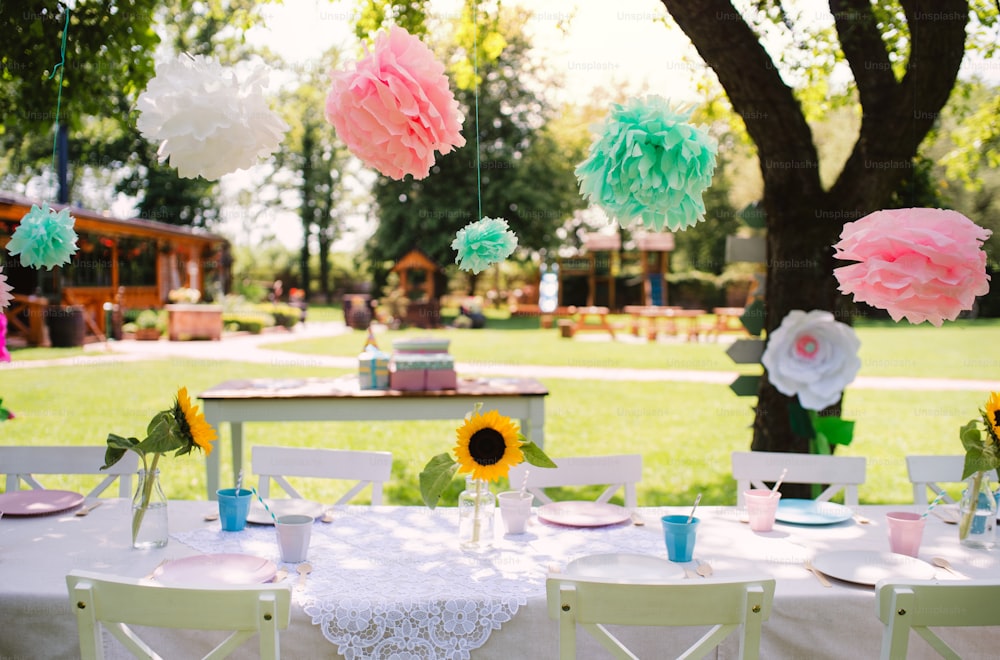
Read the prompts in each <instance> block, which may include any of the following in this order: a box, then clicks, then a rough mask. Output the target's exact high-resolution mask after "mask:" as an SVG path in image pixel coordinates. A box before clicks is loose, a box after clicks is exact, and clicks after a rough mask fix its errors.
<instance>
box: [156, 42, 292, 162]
mask: <svg viewBox="0 0 1000 660" xmlns="http://www.w3.org/2000/svg"><path fill="white" fill-rule="evenodd" d="M248 67H249V71H248V72H247V73H246V74H245V75H243V76H239V75H237V73H236V71H235V70H233V69H230V68H227V67H223V66H222V65H221V64H219V63H218V62H215V61H214V60H210V59H208V58H206V57H204V56H202V55H195V56H191V55H186V54H185V55H181V56H180V57H178V58H177V59H176V60H173V61H169V62H164V63H162V64H160V65H158V66H157V67H156V75H155V76H154V77H153V79H152V80H150V81H149V84H148V85H147V86H146V90H145V91H144V92H143V93H142V94H141V95H140V96H139V101H138V103H137V105H136V107H137V108H138V109H139V112H140V115H139V119H138V121H137V122H136V126H137V127H138V128H139V132H140V133H142V135H143V137H145V138H146V139H147V140H150V141H151V142H159V143H160V147H159V150H158V151H157V153H158V155H159V157H160V161H161V162H162V161H165V160H168V159H169V161H170V165H171V166H172V167H176V168H177V174H178V175H179V176H182V177H184V178H187V179H193V178H195V177H198V176H202V177H204V178H206V179H209V180H215V179H218V178H219V177H220V176H222V175H223V174H228V173H230V172H234V171H236V170H238V169H246V168H248V167H251V166H252V165H254V164H256V163H257V160H258V159H259V158H262V157H267V156H269V155H271V154H272V153H274V151H275V150H277V148H278V145H279V144H280V143H281V139H282V137H283V136H284V134H285V131H287V130H288V124H286V123H285V122H284V121H283V120H282V119H281V117H279V116H278V115H277V113H275V112H274V111H273V110H271V108H270V107H269V106H268V104H267V100H266V99H265V98H264V95H263V89H264V86H265V85H266V84H267V70H266V68H265V67H264V65H263V64H260V63H258V64H253V65H248Z"/></svg>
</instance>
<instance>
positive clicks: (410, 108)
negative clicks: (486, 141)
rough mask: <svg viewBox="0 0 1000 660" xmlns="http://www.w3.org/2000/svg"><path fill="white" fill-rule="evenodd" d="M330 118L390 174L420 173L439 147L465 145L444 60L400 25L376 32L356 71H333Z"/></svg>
mask: <svg viewBox="0 0 1000 660" xmlns="http://www.w3.org/2000/svg"><path fill="white" fill-rule="evenodd" d="M330 78H331V80H332V81H333V85H332V88H331V89H330V93H329V95H328V96H327V99H326V119H327V121H329V122H330V123H331V124H333V126H334V128H335V129H336V130H337V135H338V136H339V137H340V139H341V140H343V141H344V144H346V145H347V148H348V149H350V150H351V153H353V154H354V155H355V156H357V157H358V158H360V159H361V160H362V161H363V162H364V163H365V164H366V165H368V166H369V167H373V168H375V169H376V170H378V171H379V172H381V173H382V174H384V175H385V176H387V177H391V178H393V179H397V180H399V179H402V178H403V177H405V176H406V175H407V174H410V175H412V176H413V177H414V178H415V179H423V178H424V177H426V176H427V175H428V174H429V173H430V169H431V165H433V164H434V158H435V156H434V151H435V150H436V151H439V152H441V153H442V154H446V153H448V152H450V151H451V150H452V149H453V148H455V147H461V146H463V145H464V144H465V138H463V137H462V133H461V131H462V121H463V117H462V115H461V114H460V113H459V111H458V101H456V100H455V96H454V94H452V93H451V90H450V89H449V87H448V78H447V76H445V75H444V65H443V64H441V63H439V62H438V61H437V60H436V59H434V53H432V52H431V50H430V49H429V48H428V47H427V46H425V45H424V44H423V43H422V42H421V41H420V39H418V38H417V37H415V36H413V35H411V34H410V33H409V32H407V31H406V30H405V29H403V28H401V27H396V26H394V27H392V28H390V29H389V31H388V32H382V33H380V34H379V35H378V36H377V37H376V38H375V45H374V46H373V48H372V51H371V52H370V53H369V54H368V55H367V56H366V57H364V58H363V59H361V60H359V61H358V62H357V64H356V65H355V68H354V70H353V71H333V72H331V74H330Z"/></svg>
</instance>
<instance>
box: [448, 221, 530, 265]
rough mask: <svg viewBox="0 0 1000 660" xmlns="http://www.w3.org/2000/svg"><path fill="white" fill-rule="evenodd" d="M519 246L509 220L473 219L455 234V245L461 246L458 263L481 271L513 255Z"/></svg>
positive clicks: (456, 248) (454, 248) (458, 247)
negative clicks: (508, 222)
mask: <svg viewBox="0 0 1000 660" xmlns="http://www.w3.org/2000/svg"><path fill="white" fill-rule="evenodd" d="M516 247H517V236H516V235H514V232H512V231H510V228H509V227H508V226H507V221H506V220H500V219H497V218H483V219H482V220H479V221H478V222H471V223H469V224H468V225H466V226H465V227H464V228H462V229H459V230H458V233H457V234H455V240H454V241H452V242H451V249H453V250H457V251H458V255H457V256H456V257H455V263H456V264H458V267H459V268H461V269H462V270H471V271H472V272H473V273H476V274H479V272H480V271H483V270H486V269H487V268H489V267H490V266H492V265H493V264H495V263H499V262H501V261H503V260H504V259H506V258H507V257H509V256H510V255H511V254H512V253H513V252H514V249H515V248H516Z"/></svg>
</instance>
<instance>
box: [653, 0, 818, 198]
mask: <svg viewBox="0 0 1000 660" xmlns="http://www.w3.org/2000/svg"><path fill="white" fill-rule="evenodd" d="M662 2H663V5H664V6H665V7H666V8H667V11H668V12H670V15H671V16H672V17H673V19H674V21H675V22H676V23H677V25H678V26H680V28H681V30H683V31H684V33H685V34H686V35H687V36H688V37H689V38H690V39H691V42H692V43H693V44H694V47H695V48H696V49H697V50H698V53H699V55H701V58H702V59H703V60H704V61H705V63H706V64H707V65H708V66H710V67H711V68H712V69H713V70H714V71H715V74H716V76H718V78H719V82H720V83H721V84H722V87H723V89H725V91H726V96H728V97H729V102H730V103H731V104H732V106H733V109H734V110H735V111H736V112H737V113H738V114H739V115H740V117H742V118H743V123H744V124H745V125H746V127H747V132H748V133H749V134H750V137H751V138H752V139H753V141H754V143H755V144H756V145H757V150H758V155H759V157H760V163H761V172H762V174H763V176H764V182H765V187H766V188H767V190H768V192H769V193H774V194H779V195H780V194H785V193H786V192H787V193H788V194H791V193H793V192H803V191H807V192H811V191H818V190H819V188H820V182H819V167H818V160H819V159H818V156H817V154H816V147H815V146H814V144H813V139H812V131H811V130H810V129H809V125H808V124H807V123H806V120H805V117H804V116H803V113H802V108H801V106H800V105H799V102H798V100H797V99H796V98H795V95H794V94H793V93H792V90H791V88H789V87H788V85H786V84H785V82H784V81H783V80H782V79H781V75H780V74H779V73H778V69H777V67H776V66H775V64H774V61H773V60H772V59H771V56H770V55H768V53H767V51H766V50H765V49H764V47H763V46H762V45H761V44H760V41H759V38H758V36H757V35H756V34H755V33H754V31H753V30H752V29H751V28H750V26H749V25H747V23H746V21H744V20H743V17H742V16H741V15H740V13H739V12H738V11H737V10H736V9H735V8H734V7H733V5H732V3H731V2H730V1H729V0H702V1H700V2H690V0H662Z"/></svg>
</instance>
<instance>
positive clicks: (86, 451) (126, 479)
mask: <svg viewBox="0 0 1000 660" xmlns="http://www.w3.org/2000/svg"><path fill="white" fill-rule="evenodd" d="M106 449H107V447H104V446H100V447H55V446H45V447H0V474H2V475H4V476H5V477H6V483H7V485H6V488H7V492H11V491H15V490H20V489H21V484H22V483H23V484H24V485H26V486H27V487H28V489H29V490H30V489H44V488H45V487H44V486H43V485H42V484H41V483H40V482H39V481H38V480H37V479H36V478H35V475H39V474H74V475H79V474H99V475H104V479H103V480H101V482H100V483H99V484H97V486H96V487H94V489H93V490H91V491H90V492H89V493H87V497H88V498H91V497H98V496H99V495H100V494H101V493H103V492H104V490H105V489H106V488H107V487H108V486H110V485H111V484H113V483H114V481H115V479H117V480H118V496H119V497H132V475H134V474H135V473H136V472H137V471H138V470H139V457H138V455H136V453H135V452H132V451H127V452H125V455H124V456H123V457H122V459H121V460H120V461H118V462H117V463H115V464H114V465H112V466H111V467H110V468H108V469H107V470H102V469H101V466H102V465H104V452H105V451H106Z"/></svg>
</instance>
